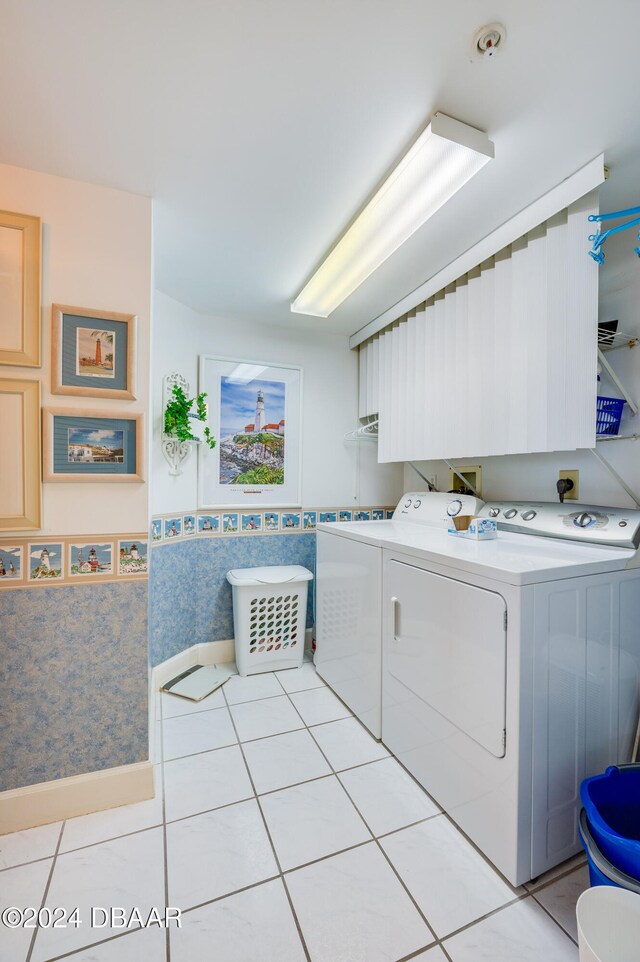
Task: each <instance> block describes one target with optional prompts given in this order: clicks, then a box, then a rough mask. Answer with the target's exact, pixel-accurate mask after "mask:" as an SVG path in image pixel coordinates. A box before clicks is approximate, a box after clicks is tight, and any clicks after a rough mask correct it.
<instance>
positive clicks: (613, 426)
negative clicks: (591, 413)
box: [596, 397, 626, 434]
mask: <svg viewBox="0 0 640 962" xmlns="http://www.w3.org/2000/svg"><path fill="white" fill-rule="evenodd" d="M625 403H626V402H625V401H624V400H623V399H622V398H619V397H599V398H598V399H597V404H596V434H617V433H618V431H619V430H620V420H621V418H622V409H623V407H624V406H625Z"/></svg>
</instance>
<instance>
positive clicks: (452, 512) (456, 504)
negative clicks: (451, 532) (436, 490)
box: [447, 498, 462, 518]
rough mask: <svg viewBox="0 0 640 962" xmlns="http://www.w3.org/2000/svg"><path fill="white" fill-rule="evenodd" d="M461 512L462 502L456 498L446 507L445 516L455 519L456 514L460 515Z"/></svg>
mask: <svg viewBox="0 0 640 962" xmlns="http://www.w3.org/2000/svg"><path fill="white" fill-rule="evenodd" d="M461 511H462V501H459V500H458V499H457V498H456V500H455V501H450V502H449V504H448V505H447V514H448V515H449V517H450V518H455V516H456V515H457V514H460V512H461Z"/></svg>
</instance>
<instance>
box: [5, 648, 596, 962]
mask: <svg viewBox="0 0 640 962" xmlns="http://www.w3.org/2000/svg"><path fill="white" fill-rule="evenodd" d="M157 707H158V716H159V721H158V723H157V725H156V726H155V727H156V728H157V730H158V736H159V737H158V738H157V745H156V749H155V750H156V755H157V758H156V759H155V761H156V762H157V764H156V784H157V796H156V798H155V799H153V800H151V801H148V802H141V803H139V804H137V805H128V806H124V807H123V808H118V809H113V810H111V811H107V812H98V813H96V814H93V815H86V816H83V817H81V818H75V819H70V820H69V821H66V822H64V823H57V824H54V825H46V826H43V827H42V828H35V829H31V830H30V831H26V832H19V833H17V834H15V835H11V836H3V837H0V903H1V904H2V905H5V906H6V905H19V906H26V905H34V906H36V907H40V906H42V905H46V906H49V907H53V906H58V905H60V906H65V907H66V908H69V909H70V908H73V907H75V906H78V907H79V910H80V912H79V914H80V917H81V918H83V919H88V918H89V912H88V910H89V907H90V906H96V905H97V906H106V907H108V906H122V907H124V908H126V909H128V910H131V908H132V907H133V906H137V907H138V908H139V909H140V910H141V913H142V914H146V913H148V912H149V910H150V908H151V907H152V906H158V907H163V906H165V905H172V906H177V907H179V908H180V909H182V911H183V916H182V928H181V929H179V930H178V929H175V928H173V929H171V930H170V931H169V933H167V932H165V931H163V930H160V929H158V928H157V927H152V928H147V929H129V930H127V931H126V932H124V933H122V932H121V931H119V930H117V929H112V928H109V927H107V926H105V927H104V928H99V929H95V928H94V929H91V928H90V927H89V926H88V925H86V924H84V925H82V926H80V927H78V928H76V927H68V928H57V929H54V928H39V929H16V930H8V929H6V928H3V927H2V926H0V962H48V960H52V959H59V958H68V959H69V960H70V962H80V960H83V962H214V960H215V962H254V960H255V962H258V960H259V962H407V960H409V959H416V960H424V962H446V960H449V962H485V960H486V962H534V960H535V962H540V960H544V962H576V960H577V958H578V951H577V947H576V937H577V936H576V926H575V903H576V900H577V898H578V895H579V894H580V892H581V891H583V890H584V888H586V886H587V884H588V876H587V869H586V866H585V863H584V859H583V858H582V857H577V858H576V859H572V860H571V861H570V862H568V863H565V865H563V866H560V867H559V869H556V870H554V871H553V872H550V873H549V874H548V876H546V877H543V878H542V879H538V880H536V881H535V882H532V883H528V884H527V885H526V886H524V887H523V888H521V889H517V890H516V889H513V888H512V887H511V886H510V885H509V884H508V883H507V882H505V881H504V879H503V878H501V876H499V875H498V874H497V873H496V871H495V870H494V869H493V868H492V866H491V865H490V864H489V863H488V862H487V861H486V860H485V859H484V857H483V856H482V855H480V854H479V853H478V851H477V850H476V849H475V848H474V847H473V846H472V845H471V844H470V843H469V842H468V841H467V839H466V838H465V837H464V836H463V835H462V834H461V833H460V832H459V831H458V830H457V829H456V828H455V826H454V825H453V824H452V823H451V822H450V821H449V819H448V818H447V817H446V816H445V815H443V814H442V813H441V812H440V810H439V808H438V807H437V805H435V803H434V802H433V801H432V800H431V799H430V798H429V797H428V796H427V795H426V794H425V793H424V792H423V791H422V789H421V788H420V787H419V786H418V785H417V784H416V782H415V781H414V780H413V779H412V778H411V777H410V776H409V775H408V774H407V773H406V772H405V771H404V769H403V768H402V767H401V766H400V765H399V764H398V763H397V762H396V761H395V759H393V758H392V757H391V756H390V755H389V753H388V752H387V751H386V750H385V748H384V747H383V746H382V745H380V744H379V743H377V742H376V741H374V739H372V738H371V737H370V736H369V734H368V732H366V730H365V729H364V728H362V726H361V725H360V724H359V723H358V722H357V721H356V720H355V719H354V718H353V717H352V716H351V714H350V712H349V711H348V709H346V708H345V706H344V705H343V704H342V703H341V702H340V701H339V700H338V699H337V698H336V697H335V696H334V695H333V693H332V692H331V691H330V690H329V689H328V688H327V687H326V686H325V685H324V683H323V682H322V680H321V679H320V678H319V677H318V676H317V675H316V673H315V669H314V667H313V665H312V664H311V663H310V662H308V661H307V662H305V664H304V665H303V667H302V668H301V669H294V670H290V671H284V672H278V673H271V674H265V675H258V676H253V677H250V678H240V677H239V676H234V677H232V678H231V679H230V680H229V681H228V682H227V683H226V685H225V686H224V687H223V689H222V690H220V691H218V692H216V693H214V694H213V695H211V696H210V697H209V698H207V699H205V700H204V701H202V702H199V703H197V704H194V703H192V702H188V701H184V700H182V699H179V698H176V697H174V696H171V695H158V696H157Z"/></svg>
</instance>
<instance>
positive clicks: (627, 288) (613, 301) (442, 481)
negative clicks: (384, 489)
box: [404, 231, 640, 507]
mask: <svg viewBox="0 0 640 962" xmlns="http://www.w3.org/2000/svg"><path fill="white" fill-rule="evenodd" d="M634 243H636V239H635V234H634V232H633V231H627V232H626V233H623V234H620V235H617V236H615V237H613V238H611V239H610V240H609V241H607V242H606V247H605V264H604V266H603V267H601V268H599V270H600V309H599V319H600V320H601V321H606V320H613V319H615V318H617V319H618V321H619V330H621V331H625V332H626V333H630V334H635V335H637V336H638V335H640V315H639V311H638V304H640V260H639V259H638V257H637V256H636V254H635V253H634V251H633V246H634ZM587 248H588V242H587V238H586V236H585V255H584V256H585V257H587ZM594 270H598V268H597V267H596V265H595V264H594ZM608 359H609V361H610V362H611V364H612V366H613V367H614V369H615V370H616V372H617V374H618V375H619V376H620V377H621V379H622V380H623V381H624V383H625V386H627V387H628V389H629V390H630V392H631V394H632V396H633V398H634V400H636V402H637V403H640V347H636V348H634V349H633V350H626V349H625V350H619V351H614V352H613V353H611V354H609V355H608ZM599 393H600V394H604V395H607V396H610V397H619V396H620V394H619V392H618V390H617V389H616V388H615V387H614V386H613V385H612V384H611V383H610V382H608V380H607V379H606V377H605V375H604V374H603V376H602V381H601V382H600V387H599ZM557 416H558V417H562V411H558V412H557ZM620 433H621V434H632V433H640V416H631V412H630V411H629V408H628V406H626V407H625V414H624V416H623V422H622V426H621V429H620ZM598 450H599V451H601V452H602V454H603V455H604V456H605V457H606V458H607V460H608V461H610V462H611V464H612V465H613V466H614V467H615V469H616V470H617V471H618V473H619V474H621V475H622V477H623V478H624V480H625V481H626V482H627V484H628V485H630V487H631V488H632V489H634V490H635V492H636V494H637V495H638V497H640V441H606V442H598ZM416 463H417V464H418V467H419V468H420V470H421V471H422V472H423V473H424V474H426V475H427V477H431V476H432V475H434V474H435V475H437V483H438V487H439V488H441V489H442V490H447V487H446V485H447V483H448V475H449V471H448V468H447V466H446V465H445V464H444V463H443V462H442V461H440V462H438V461H435V462H426V461H425V462H416ZM461 464H481V465H482V473H483V478H482V482H483V496H484V498H485V499H486V500H492V499H495V500H508V499H509V498H514V499H516V500H528V499H537V500H544V501H553V500H555V499H556V498H557V494H556V490H555V483H556V481H557V479H558V470H559V469H562V468H564V469H572V468H573V469H577V470H579V471H580V500H581V501H583V502H590V503H593V504H602V505H618V506H620V507H633V506H634V504H633V501H632V500H631V499H630V498H629V496H628V495H627V494H626V493H625V492H624V491H623V489H622V488H621V487H620V485H619V484H618V483H617V482H616V481H615V480H614V479H613V478H612V477H611V476H610V474H609V473H608V472H607V471H606V470H605V468H604V467H603V466H602V465H600V464H599V463H598V461H597V460H596V459H595V458H594V456H593V455H592V454H591V453H590V452H589V451H569V452H558V453H553V454H532V455H515V456H507V457H492V458H483V459H473V458H471V459H467V460H463V459H459V460H456V461H455V465H456V467H458V466H459V465H461ZM404 478H405V486H406V487H407V488H413V489H414V490H415V489H417V488H420V487H421V485H422V482H421V480H420V478H418V476H417V475H416V474H415V472H414V471H412V470H411V468H410V467H409V466H406V467H405V473H404Z"/></svg>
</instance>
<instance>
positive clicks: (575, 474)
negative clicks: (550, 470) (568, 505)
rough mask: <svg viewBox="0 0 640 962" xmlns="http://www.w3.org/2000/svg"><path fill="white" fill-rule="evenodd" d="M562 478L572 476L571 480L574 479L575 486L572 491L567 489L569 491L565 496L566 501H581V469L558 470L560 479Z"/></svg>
mask: <svg viewBox="0 0 640 962" xmlns="http://www.w3.org/2000/svg"><path fill="white" fill-rule="evenodd" d="M561 478H571V480H572V481H573V487H572V489H571V491H567V493H566V494H565V496H564V500H565V501H579V500H580V498H579V494H580V485H579V481H580V472H579V471H563V470H560V471H558V480H560V479H561Z"/></svg>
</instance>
